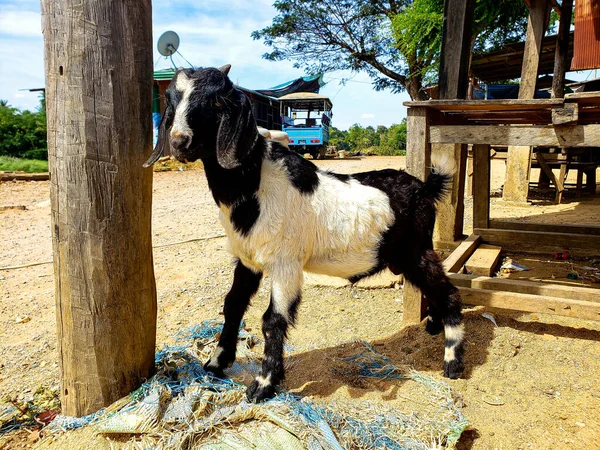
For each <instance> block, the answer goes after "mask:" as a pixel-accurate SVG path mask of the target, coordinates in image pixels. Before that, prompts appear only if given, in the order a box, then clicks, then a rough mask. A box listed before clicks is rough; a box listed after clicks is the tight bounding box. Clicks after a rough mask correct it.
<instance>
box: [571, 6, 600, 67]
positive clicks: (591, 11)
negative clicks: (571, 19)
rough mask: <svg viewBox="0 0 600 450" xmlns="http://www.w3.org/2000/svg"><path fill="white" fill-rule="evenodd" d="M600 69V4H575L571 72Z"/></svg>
mask: <svg viewBox="0 0 600 450" xmlns="http://www.w3.org/2000/svg"><path fill="white" fill-rule="evenodd" d="M598 68H600V2H599V1H597V0H577V1H576V2H575V46H574V49H573V60H572V61H571V70H584V69H598Z"/></svg>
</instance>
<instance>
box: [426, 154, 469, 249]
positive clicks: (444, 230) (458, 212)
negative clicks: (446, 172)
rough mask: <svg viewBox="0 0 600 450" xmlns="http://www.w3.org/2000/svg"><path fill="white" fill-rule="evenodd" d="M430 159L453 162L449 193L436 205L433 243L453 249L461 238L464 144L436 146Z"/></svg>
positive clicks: (464, 169)
mask: <svg viewBox="0 0 600 450" xmlns="http://www.w3.org/2000/svg"><path fill="white" fill-rule="evenodd" d="M431 152H432V158H433V159H434V161H435V159H436V158H444V157H445V158H450V160H451V161H454V162H455V167H456V172H455V174H454V176H453V177H452V186H451V188H450V192H449V193H448V194H447V195H446V196H445V197H444V199H443V200H442V201H441V202H439V203H438V205H437V214H436V220H435V227H434V230H433V241H434V243H435V245H436V247H438V248H447V247H453V245H454V242H455V241H457V240H460V239H461V238H462V236H463V222H464V220H463V218H464V191H465V173H466V163H467V145H466V144H436V145H433V146H432V149H431Z"/></svg>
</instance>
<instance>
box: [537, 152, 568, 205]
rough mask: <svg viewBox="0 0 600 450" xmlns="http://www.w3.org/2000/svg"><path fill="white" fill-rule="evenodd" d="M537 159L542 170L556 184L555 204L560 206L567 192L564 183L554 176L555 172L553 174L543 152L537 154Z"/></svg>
mask: <svg viewBox="0 0 600 450" xmlns="http://www.w3.org/2000/svg"><path fill="white" fill-rule="evenodd" d="M535 158H536V160H537V162H538V164H539V165H540V167H541V169H542V170H543V171H544V173H545V174H546V175H548V178H550V181H552V183H553V184H554V187H556V197H555V203H556V204H557V205H558V204H560V200H561V198H562V193H563V191H564V190H565V187H564V185H563V181H562V180H561V179H559V178H556V176H555V175H554V172H552V169H551V168H550V167H549V166H548V164H547V163H546V160H545V159H544V154H543V153H542V152H536V154H535Z"/></svg>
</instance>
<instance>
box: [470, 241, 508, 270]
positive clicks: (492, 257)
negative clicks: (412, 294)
mask: <svg viewBox="0 0 600 450" xmlns="http://www.w3.org/2000/svg"><path fill="white" fill-rule="evenodd" d="M501 251H502V247H498V246H496V245H487V244H481V245H480V246H479V247H477V250H475V252H474V253H473V254H472V255H471V257H470V258H469V259H468V260H467V262H466V263H465V269H467V271H468V272H469V273H472V274H473V275H484V276H487V277H489V276H491V275H492V273H494V272H495V271H496V270H495V269H496V266H497V265H498V261H499V260H500V252H501Z"/></svg>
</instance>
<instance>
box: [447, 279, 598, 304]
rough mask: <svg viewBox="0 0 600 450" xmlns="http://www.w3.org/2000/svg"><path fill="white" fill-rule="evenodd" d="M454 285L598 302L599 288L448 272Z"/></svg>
mask: <svg viewBox="0 0 600 450" xmlns="http://www.w3.org/2000/svg"><path fill="white" fill-rule="evenodd" d="M448 277H449V278H450V281H451V282H452V284H453V285H454V286H457V287H466V288H473V289H488V290H491V291H508V292H518V293H520V294H531V295H541V296H544V297H558V298H568V299H572V300H584V301H589V302H596V303H600V289H594V288H589V287H579V286H564V285H561V284H548V283H543V282H539V281H526V280H510V279H508V278H493V277H480V276H474V275H467V274H462V273H452V274H448Z"/></svg>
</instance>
